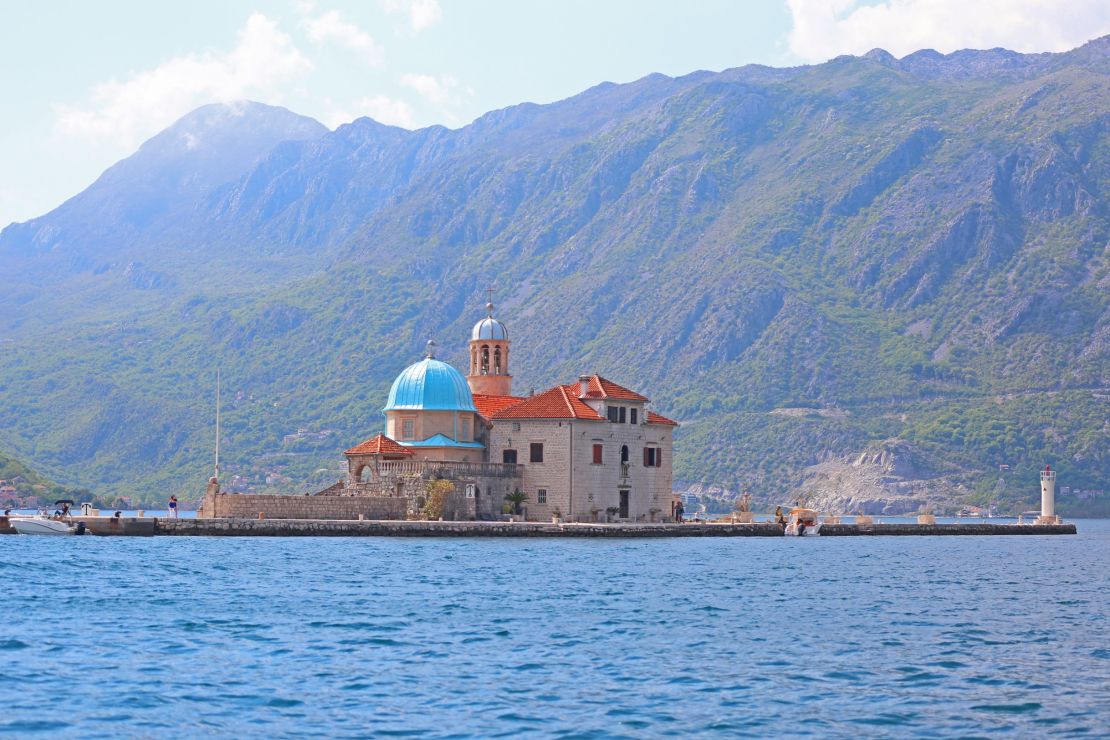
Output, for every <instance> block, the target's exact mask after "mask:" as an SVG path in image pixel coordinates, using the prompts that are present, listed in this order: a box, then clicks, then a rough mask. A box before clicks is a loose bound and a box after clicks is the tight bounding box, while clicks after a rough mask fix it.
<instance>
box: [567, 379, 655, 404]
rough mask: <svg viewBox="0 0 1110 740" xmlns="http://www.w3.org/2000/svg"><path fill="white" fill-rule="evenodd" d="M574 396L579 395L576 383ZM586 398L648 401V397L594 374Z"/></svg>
mask: <svg viewBox="0 0 1110 740" xmlns="http://www.w3.org/2000/svg"><path fill="white" fill-rule="evenodd" d="M573 385H574V394H575V395H578V390H579V386H578V383H574V384H573ZM587 388H588V390H587V391H586V398H616V399H618V400H620V401H642V402H644V403H646V402H647V401H648V399H647V397H646V396H641V395H640V394H639V393H637V392H636V391H634V390H630V389H628V388H625V387H624V386H623V385H617V384H616V383H614V382H613V381H611V380H608V379H606V378H603V377H601V376H600V375H597V374H594V375H591V376H590V384H589V386H587Z"/></svg>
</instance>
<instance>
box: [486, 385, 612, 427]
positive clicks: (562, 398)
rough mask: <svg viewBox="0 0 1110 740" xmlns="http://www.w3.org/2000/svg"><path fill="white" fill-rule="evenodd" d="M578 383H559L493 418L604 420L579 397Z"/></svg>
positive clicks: (503, 410) (498, 412)
mask: <svg viewBox="0 0 1110 740" xmlns="http://www.w3.org/2000/svg"><path fill="white" fill-rule="evenodd" d="M577 388H578V386H577V384H576V385H570V386H563V385H557V386H555V387H554V388H552V389H550V390H546V391H544V392H543V393H537V394H536V395H534V396H531V397H529V398H525V399H524V400H522V401H521V402H520V403H516V404H513V405H512V406H508V407H506V408H503V409H501V410H500V411H496V412H494V414H493V416H492V417H491V418H493V419H589V420H590V421H604V419H603V418H602V417H601V416H599V415H598V413H597V412H596V411H594V410H593V409H592V408H590V407H589V405H588V404H586V403H585V402H584V401H582V400H581V399H580V398H578V395H577V393H576V391H577Z"/></svg>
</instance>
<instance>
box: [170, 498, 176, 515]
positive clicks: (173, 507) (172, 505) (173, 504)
mask: <svg viewBox="0 0 1110 740" xmlns="http://www.w3.org/2000/svg"><path fill="white" fill-rule="evenodd" d="M170 516H171V517H173V518H174V519H176V518H177V496H170Z"/></svg>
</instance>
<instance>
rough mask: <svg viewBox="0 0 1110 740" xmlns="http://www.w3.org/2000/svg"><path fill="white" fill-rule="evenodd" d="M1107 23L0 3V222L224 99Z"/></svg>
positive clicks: (1047, 34)
mask: <svg viewBox="0 0 1110 740" xmlns="http://www.w3.org/2000/svg"><path fill="white" fill-rule="evenodd" d="M1108 33H1110V0H673V1H671V2H664V1H663V0H361V1H356V0H283V1H282V2H262V1H260V0H254V1H249V0H190V2H188V3H177V4H173V5H171V4H168V3H161V2H150V0H96V2H91V1H85V0H81V1H77V0H67V1H61V0H53V1H52V0H36V2H28V1H27V0H0V70H2V73H0V74H2V75H3V77H2V80H3V93H4V94H3V97H2V99H0V225H3V224H7V223H8V222H10V221H22V220H26V219H28V218H32V217H34V216H37V215H41V214H42V213H44V212H46V211H48V210H50V209H52V208H54V207H55V206H57V205H58V204H60V203H61V202H62V201H63V200H65V199H66V198H68V197H70V196H71V195H74V194H76V193H77V192H79V191H80V190H82V189H83V188H85V187H87V186H88V185H89V184H90V183H91V182H92V181H93V180H94V179H96V177H97V176H98V175H99V174H100V172H101V171H103V170H104V169H105V168H106V167H108V166H109V165H111V164H112V163H113V162H115V161H117V160H119V159H121V158H123V157H125V156H127V155H129V154H130V153H132V152H133V151H134V150H135V148H136V147H137V146H138V145H139V144H140V143H142V141H144V140H145V139H147V138H149V137H150V136H151V135H153V134H155V133H157V132H158V131H160V130H161V129H163V128H165V127H166V126H168V125H169V124H170V123H172V122H173V121H174V120H176V119H177V118H179V117H180V116H182V115H184V114H185V113H187V112H188V111H190V110H192V109H194V108H196V107H197V106H200V105H203V104H205V103H209V102H213V101H221V100H225V101H226V100H237V99H243V98H246V99H252V100H258V101H262V102H266V103H272V104H277V105H284V106H286V107H288V108H290V109H292V110H295V111H297V112H298V113H303V114H306V115H310V116H313V117H314V118H317V119H319V120H320V121H322V122H323V123H325V124H327V125H328V126H330V127H333V128H334V127H335V126H337V125H339V124H341V123H345V122H348V121H350V120H352V119H354V118H356V117H358V116H363V115H368V116H371V117H373V118H375V119H377V120H379V121H382V122H384V123H391V124H395V125H398V126H404V127H406V128H416V127H420V126H426V125H429V124H432V123H442V124H445V125H447V126H451V127H456V126H461V125H465V124H466V123H468V122H469V121H471V120H473V119H474V118H476V117H477V116H479V115H481V114H482V113H484V112H486V111H489V110H492V109H496V108H502V107H505V106H508V105H513V104H515V103H519V102H522V101H526V100H530V101H534V102H541V103H542V102H550V101H553V100H559V99H561V98H564V97H567V96H570V95H573V94H575V93H577V92H579V91H581V90H583V89H585V88H587V87H590V86H592V85H595V84H597V83H599V82H602V81H605V80H610V81H613V82H627V81H630V80H634V79H637V78H639V77H642V76H644V75H646V74H650V73H652V72H663V73H665V74H670V75H679V74H685V73H687V72H691V71H693V70H697V69H710V70H720V69H726V68H728V67H736V66H740V65H743V64H749V63H761V64H769V65H775V66H787V65H796V64H805V63H812V62H820V61H824V60H825V59H828V58H830V57H832V56H836V55H837V54H843V53H851V54H860V53H863V52H866V51H868V50H869V49H872V48H874V47H877V46H878V47H882V48H885V49H887V50H888V51H890V52H892V53H894V54H895V55H896V56H904V55H905V54H908V53H910V52H912V51H914V50H916V49H919V48H924V47H930V48H934V49H937V50H939V51H942V52H948V51H953V50H955V49H959V48H967V47H973V48H989V47H993V46H1004V47H1007V48H1011V49H1017V50H1019V51H1063V50H1066V49H1069V48H1073V47H1075V46H1078V45H1080V44H1082V43H1083V42H1085V41H1087V40H1089V39H1091V38H1095V37H1098V36H1101V35H1105V34H1108Z"/></svg>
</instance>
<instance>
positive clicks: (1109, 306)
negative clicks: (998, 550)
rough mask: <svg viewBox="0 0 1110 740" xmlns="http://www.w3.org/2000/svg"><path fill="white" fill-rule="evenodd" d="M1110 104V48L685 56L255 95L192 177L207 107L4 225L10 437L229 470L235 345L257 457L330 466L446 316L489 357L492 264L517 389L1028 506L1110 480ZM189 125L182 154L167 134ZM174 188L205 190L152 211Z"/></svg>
mask: <svg viewBox="0 0 1110 740" xmlns="http://www.w3.org/2000/svg"><path fill="white" fill-rule="evenodd" d="M1108 102H1110V39H1100V40H1097V41H1093V42H1091V43H1089V44H1087V45H1086V46H1084V47H1081V48H1080V49H1076V50H1074V51H1071V52H1067V53H1063V54H1036V55H1023V54H1017V53H1014V52H1009V51H1005V50H1000V49H996V50H989V51H961V52H956V53H954V54H949V55H940V54H937V53H936V52H931V51H922V52H917V53H915V54H912V55H910V56H908V57H905V58H903V59H894V58H893V57H891V56H890V55H889V54H886V53H885V52H882V51H880V50H876V51H874V52H871V53H869V54H867V55H864V56H863V57H841V58H838V59H835V60H832V61H830V62H828V63H826V64H822V65H817V66H812V67H799V68H793V69H771V68H767V67H753V66H749V67H741V68H738V69H733V70H727V71H725V72H721V73H710V72H697V73H694V74H691V75H687V76H684V77H679V78H673V79H672V78H668V77H665V76H662V75H652V76H649V77H646V78H644V79H642V80H638V81H636V82H633V83H629V84H624V85H614V84H610V83H606V84H602V85H598V86H596V87H594V88H591V89H590V90H587V91H585V92H583V93H582V94H580V95H577V96H575V97H573V98H570V99H568V100H564V101H560V102H558V103H553V104H550V105H542V106H541V105H533V104H523V105H519V106H515V107H512V108H508V109H505V110H501V111H495V112H492V113H489V114H487V115H485V116H483V117H481V118H479V119H478V120H476V121H475V122H474V123H472V124H470V125H469V126H466V127H463V128H461V129H457V130H449V129H445V128H442V127H431V128H427V129H421V130H419V131H405V130H402V129H397V128H394V127H388V126H383V125H381V124H378V123H375V122H373V121H370V120H368V119H360V120H358V121H355V122H354V123H352V124H349V125H346V126H341V127H340V128H339V129H337V130H336V131H333V132H320V131H319V130H318V129H317V128H316V127H315V126H313V125H312V124H311V123H306V122H304V121H303V120H301V119H293V118H290V116H292V114H289V113H288V112H286V111H280V110H279V109H271V108H265V107H262V106H254V105H253V104H247V105H245V106H244V107H245V108H246V109H248V110H252V111H255V112H256V113H257V115H258V116H259V117H260V118H262V119H266V120H270V119H271V118H272V119H274V120H275V121H277V122H275V123H271V124H262V123H255V124H252V125H257V126H259V127H260V128H261V129H263V130H266V131H271V132H273V136H272V137H270V138H269V139H267V140H266V141H264V142H262V141H260V142H258V147H257V150H256V151H253V152H252V153H250V156H247V153H246V152H244V153H243V156H242V158H241V159H239V160H238V161H237V163H231V162H228V163H226V164H227V167H228V169H226V170H221V171H220V174H215V173H213V174H212V175H211V176H208V177H204V178H199V179H195V180H194V179H191V178H188V177H185V178H182V177H181V176H179V175H177V174H175V173H180V172H190V171H193V169H194V168H196V169H200V170H204V171H208V167H207V165H203V166H202V164H203V163H204V162H208V161H209V160H205V159H204V158H203V157H201V156H199V155H196V156H194V155H193V154H192V150H189V149H188V148H187V147H182V146H180V145H177V146H176V147H175V146H171V145H170V142H175V141H176V142H180V141H181V140H182V139H181V134H180V133H178V134H170V132H173V131H174V130H175V129H176V128H177V126H180V125H181V124H180V123H179V124H177V125H175V127H172V128H171V129H169V130H168V131H167V132H164V133H163V134H160V135H159V136H158V137H155V139H153V140H151V142H148V144H147V145H144V147H143V149H141V150H140V152H139V153H137V154H136V155H135V157H132V158H131V159H129V160H125V162H123V163H121V164H120V165H117V166H116V168H113V169H117V168H120V167H122V166H123V165H125V164H128V163H132V165H133V166H129V168H126V170H125V171H129V172H131V174H130V175H129V176H128V177H127V178H122V180H121V179H119V178H118V177H116V176H114V177H112V178H109V177H108V175H109V174H111V173H112V171H113V170H109V172H108V173H105V177H104V178H101V180H100V181H98V183H97V184H96V185H94V186H93V187H92V188H90V189H89V190H88V191H86V192H85V193H82V194H80V195H78V196H76V197H75V198H74V199H72V200H71V201H69V202H67V203H66V204H64V205H63V206H62V207H60V208H59V209H58V210H56V211H54V212H52V213H50V214H47V215H45V216H43V217H42V218H40V219H36V220H35V221H33V222H29V223H28V224H19V225H13V226H10V227H8V228H7V229H5V230H4V231H3V233H2V234H0V268H2V269H4V270H5V271H6V274H12V275H15V276H17V277H16V278H15V279H14V281H13V283H14V284H13V287H12V290H11V291H9V297H8V298H7V299H5V300H6V303H3V304H0V306H3V308H4V313H3V316H4V319H3V324H4V326H3V328H4V330H5V333H6V334H7V336H8V337H9V341H8V344H7V346H6V347H5V355H6V356H7V357H8V358H10V360H11V361H10V362H8V363H6V365H5V366H4V367H3V368H0V392H2V393H3V394H4V397H5V399H10V402H6V403H5V404H4V405H3V406H2V407H0V444H2V445H4V446H6V447H8V448H9V449H12V450H15V451H16V452H18V453H19V454H20V455H22V456H24V457H26V458H27V459H29V460H32V461H34V462H35V464H36V465H38V466H39V467H40V468H42V469H44V470H47V471H48V472H50V473H51V474H53V475H55V476H56V477H58V478H59V479H60V480H66V481H73V482H76V483H81V484H84V485H95V486H98V487H107V488H110V489H112V490H113V491H117V490H118V491H120V492H129V493H130V492H153V491H157V493H156V494H155V493H151V495H152V497H153V498H156V499H160V498H164V495H163V494H164V493H166V492H168V491H176V492H186V491H197V490H200V487H201V486H202V483H203V478H204V476H205V474H206V472H207V460H208V456H209V453H208V452H207V450H208V449H210V447H211V444H212V440H211V431H210V429H209V427H210V421H209V419H210V416H211V411H210V408H211V396H210V394H211V389H212V388H213V387H214V378H215V369H216V366H217V365H218V366H220V367H221V368H222V371H223V377H224V378H225V388H229V389H230V391H229V393H230V394H231V401H230V403H229V410H228V413H227V417H226V428H227V429H228V432H227V435H228V436H227V438H226V439H225V443H224V450H225V454H227V455H229V456H230V457H229V458H228V459H227V466H226V467H227V468H230V469H231V470H232V471H233V472H236V473H239V474H242V475H244V476H248V477H250V476H252V477H253V481H254V484H255V485H257V486H258V487H265V486H266V485H269V486H271V487H282V488H285V489H298V488H308V487H311V486H312V485H316V484H318V483H320V482H324V481H327V480H328V479H329V478H331V477H334V476H335V475H337V469H336V464H337V462H338V460H337V457H338V454H337V451H338V450H340V449H343V446H344V445H345V444H347V443H353V442H356V441H358V440H359V439H361V438H364V437H366V436H369V434H371V433H373V432H375V431H378V429H379V428H380V425H381V416H380V413H379V412H378V409H379V408H380V405H381V403H382V400H383V398H384V394H385V390H386V389H387V387H388V384H389V382H390V381H391V379H392V378H393V377H394V375H395V374H396V373H397V372H398V371H399V370H400V369H401V368H402V367H404V366H405V365H406V364H408V362H409V361H411V360H414V359H416V358H417V357H418V355H419V353H420V350H421V348H422V346H423V342H424V340H426V339H427V338H428V337H434V338H435V339H436V340H437V341H438V342H439V343H440V345H441V347H442V349H443V350H444V352H443V354H445V355H447V357H448V359H452V360H454V361H455V362H456V363H458V364H462V361H463V352H464V343H465V340H466V338H467V333H468V330H469V326H470V324H471V323H472V322H473V321H474V320H476V318H477V317H478V316H479V314H480V313H481V305H482V304H483V303H484V302H485V300H484V295H483V294H484V290H485V288H486V287H487V286H488V285H491V284H492V285H494V286H495V290H496V301H497V304H498V314H499V318H501V319H503V320H504V321H506V322H507V323H508V325H509V328H510V331H511V332H512V333H513V341H514V345H513V349H514V351H513V373H514V375H515V376H516V378H517V384H518V386H517V387H518V390H522V389H527V388H528V387H529V386H535V387H537V388H541V387H545V386H548V385H550V384H553V383H555V382H558V381H562V382H566V381H567V379H568V378H570V379H573V378H574V377H575V376H576V375H577V374H578V373H579V372H581V371H599V372H603V373H605V374H607V375H609V376H611V377H613V378H614V379H616V380H618V381H620V382H622V383H623V384H627V385H632V386H634V387H637V388H643V389H646V390H647V391H648V392H649V395H650V396H651V397H652V398H653V399H654V400H655V402H656V406H657V408H659V409H660V410H661V411H663V412H664V413H667V415H669V416H675V417H677V418H679V419H681V420H682V421H683V423H684V424H683V427H682V428H681V429H680V434H679V437H678V442H677V449H676V477H677V478H678V479H679V480H680V481H681V482H682V483H683V484H690V485H694V484H704V485H706V486H713V485H715V486H717V487H719V488H722V489H725V490H727V491H732V492H735V491H737V490H739V489H740V488H741V487H743V486H745V485H746V486H750V487H751V488H752V489H753V492H754V493H756V495H757V498H762V500H764V501H772V500H783V499H784V498H785V497H787V496H792V495H794V494H795V492H797V491H804V492H806V494H807V495H809V496H811V497H814V498H816V499H820V500H822V501H824V502H826V503H827V504H828V505H829V506H837V505H838V503H837V502H840V504H839V505H842V506H845V507H853V508H860V507H868V508H873V509H875V510H880V511H888V512H894V511H909V510H915V509H916V508H917V507H919V506H921V505H922V504H923V503H926V504H929V505H932V506H934V507H943V506H945V505H954V503H955V502H957V501H961V502H962V501H973V500H977V501H982V500H985V499H988V498H995V499H1001V500H1003V501H1004V502H1010V503H1012V505H1013V506H1014V507H1019V506H1023V505H1024V502H1026V501H1029V500H1031V499H1032V498H1033V497H1034V496H1035V494H1036V490H1037V489H1036V486H1037V478H1036V470H1037V469H1038V468H1039V467H1040V466H1042V465H1043V464H1044V463H1045V462H1052V463H1054V465H1055V466H1056V467H1057V468H1058V469H1059V471H1060V480H1061V485H1070V486H1074V487H1080V488H1083V489H1085V490H1092V489H1105V488H1106V487H1107V486H1106V483H1107V481H1108V480H1110V428H1108V425H1107V418H1108V416H1110V414H1108V413H1107V411H1108V409H1110V404H1108V403H1107V399H1108V398H1110V379H1108V377H1107V373H1108V362H1107V359H1108V356H1110V299H1108V296H1110V262H1108V260H1110V253H1108V246H1107V244H1108V234H1110V212H1108V201H1107V192H1108V189H1107V188H1108V185H1110V113H1107V111H1110V106H1108V105H1107V103H1108ZM204 110H205V109H202V111H204ZM218 110H219V109H216V111H218ZM211 112H212V111H210V113H211ZM194 115H195V114H194ZM190 118H191V116H190V117H187V118H186V119H183V122H185V121H189V119H190ZM215 118H216V119H220V120H221V121H222V122H217V123H214V124H213V127H214V128H221V127H224V126H226V127H229V128H230V129H232V130H233V133H231V134H229V136H237V135H240V134H237V133H234V131H239V132H240V133H241V129H240V128H239V127H240V126H241V125H242V122H241V121H240V120H239V119H237V118H235V117H234V116H230V115H221V116H215ZM294 123H295V124H296V125H294ZM283 126H286V127H289V126H292V127H293V128H294V129H296V131H297V132H299V133H298V134H297V135H296V136H292V135H291V136H288V137H287V139H286V140H280V141H279V140H278V139H280V138H281V135H280V129H282V127H283ZM186 128H189V127H186ZM190 130H191V129H190ZM248 138H249V137H248ZM263 138H265V137H263ZM159 140H161V143H160V144H159V145H158V146H157V147H154V149H155V150H161V149H162V148H163V147H167V148H169V149H170V150H171V151H173V152H176V154H175V155H174V156H170V157H167V158H166V160H165V161H163V160H162V159H161V158H156V157H153V156H140V155H143V154H144V150H147V149H148V147H150V145H151V144H153V143H154V142H155V141H159ZM148 154H149V152H148ZM248 160H249V162H248ZM140 165H141V166H140ZM233 171H236V172H238V175H237V176H233ZM139 181H141V182H146V183H151V182H156V183H161V182H170V183H173V185H172V187H168V192H172V193H174V194H175V195H174V197H173V198H170V199H169V200H172V205H166V206H158V207H152V206H148V205H142V206H141V207H139V206H135V207H137V208H139V210H140V211H141V212H142V214H143V217H142V218H139V217H132V216H131V215H129V214H132V210H131V206H132V205H133V204H147V203H148V202H149V201H147V200H144V197H145V196H144V195H143V193H145V192H146V188H139V189H138V190H134V189H132V190H129V189H128V187H127V183H134V182H139ZM158 202H159V203H162V204H165V203H166V202H167V201H166V199H164V198H163V199H161V200H159V201H158ZM108 205H112V207H108ZM75 214H83V215H81V216H80V217H78V216H76V215H75ZM57 235H64V236H57ZM51 240H52V241H51ZM45 244H48V245H49V246H48V247H46V246H41V245H45ZM73 255H82V256H88V259H76V258H74V257H73ZM133 262H142V263H144V264H145V265H146V266H147V267H146V268H145V269H148V270H150V271H151V272H153V273H157V275H158V276H159V277H158V279H154V280H138V281H133V280H132V281H128V279H127V278H126V276H125V273H126V267H125V266H127V265H131V264H132V263H133ZM105 266H107V267H105ZM299 429H305V430H309V431H311V432H319V433H322V432H324V431H327V432H328V434H327V435H323V436H314V435H312V434H300V433H298V432H297V430H299ZM868 466H870V467H868ZM864 468H866V470H867V472H866V474H863V473H862V472H860V471H862V470H863V469H864ZM849 469H851V470H855V471H857V473H859V474H858V475H855V478H853V479H852V481H850V485H849V482H846V481H847V478H845V473H844V471H847V470H849ZM907 476H909V477H907ZM267 480H268V483H267ZM842 488H843V490H841V489H842ZM1063 500H1064V497H1062V501H1063Z"/></svg>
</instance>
